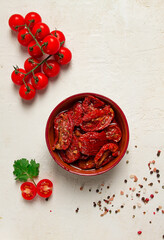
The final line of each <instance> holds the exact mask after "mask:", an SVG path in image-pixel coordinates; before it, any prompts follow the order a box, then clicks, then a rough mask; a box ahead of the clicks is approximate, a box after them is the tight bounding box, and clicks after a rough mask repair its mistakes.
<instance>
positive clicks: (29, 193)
mask: <svg viewBox="0 0 164 240" xmlns="http://www.w3.org/2000/svg"><path fill="white" fill-rule="evenodd" d="M20 189H21V191H22V197H23V198H24V199H25V200H32V199H33V198H34V197H35V196H36V192H37V190H36V187H35V185H34V184H33V183H31V182H24V183H23V184H22V185H21V187H20Z"/></svg>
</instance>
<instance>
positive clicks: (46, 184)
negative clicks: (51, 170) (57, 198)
mask: <svg viewBox="0 0 164 240" xmlns="http://www.w3.org/2000/svg"><path fill="white" fill-rule="evenodd" d="M52 188H53V183H52V182H51V181H50V180H49V179H42V180H41V181H39V182H38V184H37V193H38V195H39V196H41V197H43V198H48V197H50V196H51V194H52Z"/></svg>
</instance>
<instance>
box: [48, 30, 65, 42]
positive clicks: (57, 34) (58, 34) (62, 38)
mask: <svg viewBox="0 0 164 240" xmlns="http://www.w3.org/2000/svg"><path fill="white" fill-rule="evenodd" d="M51 34H52V35H53V36H55V37H56V38H57V39H58V40H59V42H60V44H61V46H64V43H65V36H64V34H63V33H62V32H61V31H59V30H54V31H52V32H51Z"/></svg>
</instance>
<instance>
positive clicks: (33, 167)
mask: <svg viewBox="0 0 164 240" xmlns="http://www.w3.org/2000/svg"><path fill="white" fill-rule="evenodd" d="M13 167H14V171H13V174H14V175H15V176H16V178H15V180H19V181H21V182H26V181H27V180H28V179H29V178H30V179H31V180H33V178H34V177H37V176H38V174H39V163H36V162H35V160H31V161H30V162H29V161H28V160H27V159H26V158H22V159H19V160H16V161H14V164H13Z"/></svg>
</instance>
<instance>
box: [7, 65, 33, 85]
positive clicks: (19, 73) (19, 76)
mask: <svg viewBox="0 0 164 240" xmlns="http://www.w3.org/2000/svg"><path fill="white" fill-rule="evenodd" d="M26 73H27V72H26V71H25V70H24V69H22V68H15V70H14V71H13V72H12V74H11V79H12V81H13V82H14V83H15V84H16V85H22V84H24V82H23V78H24V76H25V74H26ZM28 80H29V77H28V76H26V77H25V78H24V81H25V82H28Z"/></svg>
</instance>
